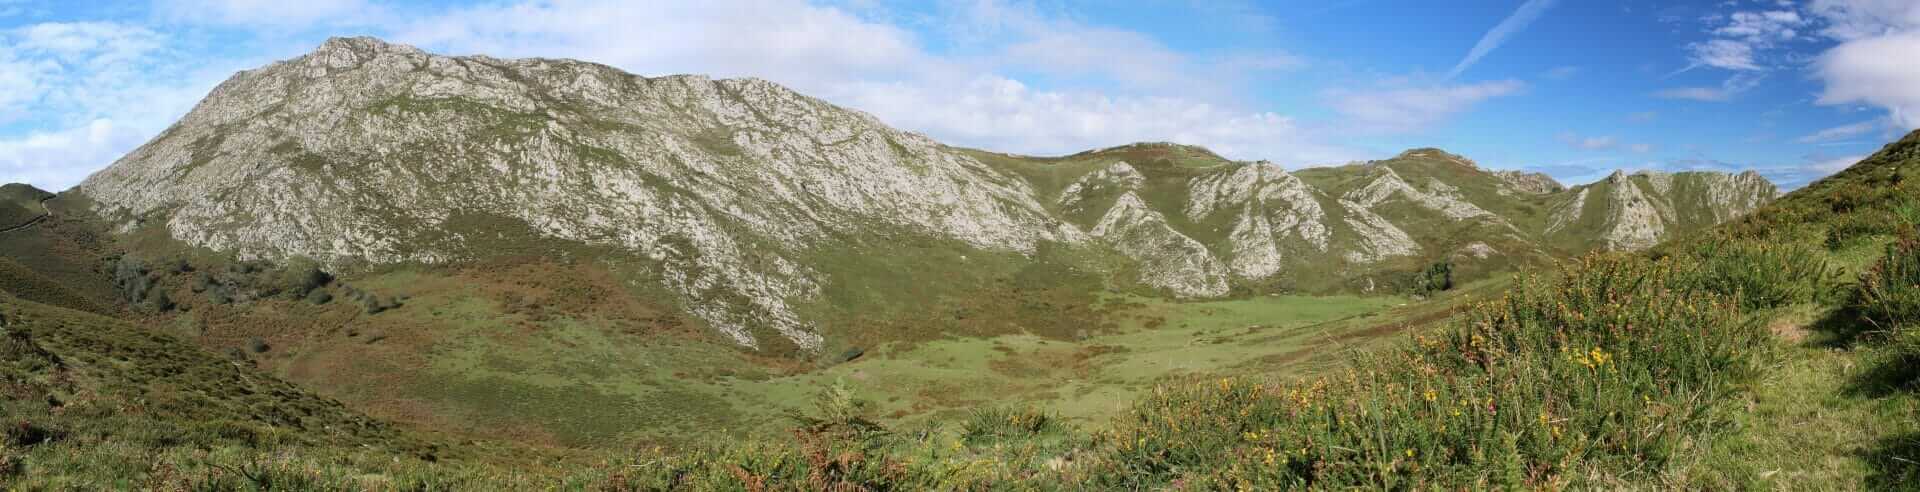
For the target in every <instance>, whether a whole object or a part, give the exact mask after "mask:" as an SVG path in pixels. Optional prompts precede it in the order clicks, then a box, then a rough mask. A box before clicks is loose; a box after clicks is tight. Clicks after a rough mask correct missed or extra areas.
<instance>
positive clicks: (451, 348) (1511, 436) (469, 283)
mask: <svg viewBox="0 0 1920 492" xmlns="http://www.w3.org/2000/svg"><path fill="white" fill-rule="evenodd" d="M1916 173H1920V132H1916V133H1915V134H1913V135H1909V136H1908V137H1907V138H1905V139H1902V140H1901V141H1899V142H1895V143H1893V144H1890V145H1889V146H1887V147H1886V148H1885V149H1883V150H1882V151H1881V152H1880V153H1877V154H1875V155H1874V156H1872V157H1869V158H1868V159H1866V160H1864V161H1862V162H1861V163H1859V164H1857V165H1855V166H1854V167H1852V168H1849V169H1848V170H1845V171H1842V172H1840V173H1838V174H1836V175H1834V176H1832V177H1829V178H1827V179H1823V180H1821V181H1818V182H1815V183H1813V184H1811V185H1809V186H1808V187H1806V188H1803V189H1801V190H1798V191H1795V192H1794V193H1791V194H1788V195H1786V196H1784V197H1780V198H1779V199H1778V200H1775V199H1774V195H1775V193H1776V192H1775V190H1774V188H1773V187H1772V185H1771V184H1768V183H1766V182H1765V180H1764V179H1761V178H1759V177H1758V176H1757V175H1753V174H1750V173H1749V174H1741V175H1727V174H1716V173H1674V174H1662V173H1652V172H1646V173H1636V174H1626V173H1616V174H1614V175H1613V176H1610V177H1608V178H1607V179H1605V180H1602V181H1600V182H1597V183H1591V184H1586V185H1576V186H1573V187H1571V188H1568V187H1564V186H1562V185H1561V184H1560V183H1557V182H1554V181H1553V180H1552V179H1551V178H1547V177H1544V176H1540V175H1530V174H1524V173H1516V172H1506V171H1490V170H1486V169H1482V168H1480V167H1479V166H1478V165H1477V164H1475V163H1474V162H1473V161H1472V160H1470V159H1468V158H1466V157H1463V156H1458V155H1454V154H1451V153H1448V152H1445V151H1443V150H1439V149H1430V148H1429V149H1413V150H1409V151H1407V152H1404V153H1402V154H1400V155H1398V156H1396V157H1394V158H1391V159H1384V160H1380V161H1372V162H1365V163H1356V164H1352V165H1347V166H1339V167H1328V168H1309V169H1300V170H1295V171H1288V170H1285V169H1283V168H1282V167H1280V166H1276V165H1273V164H1271V163H1264V162H1233V161H1230V160H1228V159H1225V158H1222V157H1221V156H1219V155H1217V154H1215V153H1213V152H1211V151H1208V150H1206V149H1203V148H1198V147H1191V146H1183V145H1176V144H1159V143H1147V144H1132V145H1125V146H1119V147H1113V148H1106V149H1098V150H1090V151H1087V152H1082V153H1078V154H1073V155H1068V156H1060V157H1033V156H1018V155H1008V154H1001V153H993V152H987V151H979V150H971V149H958V148H953V147H948V146H944V145H941V144H939V143H937V142H933V141H931V140H928V139H926V138H925V137H922V136H918V135H914V134H910V133H905V132H900V131H897V130H893V129H890V128H887V127H885V126H884V125H882V124H880V123H879V122H877V121H875V120H874V119H873V118H871V117H868V116H866V115H863V114H860V113H857V112H853V111H849V110H845V109H842V108H838V107H834V106H832V105H829V104H827V103H824V102H821V101H818V100H815V99H811V98H807V97H805V96H802V95H799V94H795V93H793V92H791V91H787V90H785V89H783V88H780V87H778V86H776V85H773V84H771V83H768V82H764V81H757V80H719V81H715V80H710V79H705V78H701V77H691V76H675V77H661V78H645V77H638V76H633V75H630V74H625V73H621V72H618V71H616V70H613V69H611V68H607V67H602V66H598V65H592V64H588V63H583V62H574V61H567V60H537V59H535V60H499V59H493V58H488V57H480V56H476V57H443V56H436V55H430V54H427V53H424V52H420V51H418V50H414V49H412V48H408V47H404V46H398V45H392V44H387V43H383V42H380V41H378V40H372V39H367V38H355V39H335V40H330V41H329V42H327V44H326V45H325V46H322V47H321V49H320V50H318V51H316V52H314V53H311V54H308V55H306V56H303V57H300V58H296V59H293V60H289V61H286V62H281V63H277V64H274V65H271V66H269V67H265V68H262V69H259V70H253V71H248V72H243V73H241V74H239V75H236V76H235V77H234V78H233V79H231V80H229V81H228V82H226V83H225V84H222V86H221V87H220V88H219V89H217V90H216V91H215V92H214V93H213V94H212V95H210V96H209V97H208V99H207V100H206V101H204V102H203V103H202V104H201V105H200V106H198V107H197V108H195V110H194V111H193V112H192V113H190V114H189V115H188V116H187V117H186V118H184V119H183V120H182V121H181V122H180V123H179V124H177V125H175V126H174V127H173V128H171V129H169V130H168V131H167V132H165V133H164V134H162V135H161V136H159V137H157V138H156V139H155V140H153V141H152V142H149V143H148V144H147V145H145V146H143V147H141V148H140V149H139V150H137V151H135V152H134V153H132V154H130V155H128V156H127V157H126V158H124V159H122V160H120V161H119V162H116V163H115V164H114V165H113V166H111V167H110V168H108V169H107V170H105V171H102V172H101V173H99V174H96V175H95V176H93V177H91V178H89V179H88V180H87V181H86V182H85V183H84V184H82V185H81V186H80V187H78V188H76V189H74V190H69V191H68V192H64V193H62V194H60V195H58V197H57V198H55V199H53V200H51V201H40V202H37V204H39V205H44V206H46V207H48V209H47V210H49V211H50V212H51V215H49V216H48V218H47V219H44V220H43V221H42V222H38V223H36V224H35V225H34V226H33V227H31V228H24V229H18V230H13V231H9V232H5V233H0V256H4V257H0V338H3V340H0V355H5V357H4V358H0V396H4V399H0V405H4V408H5V409H6V412H7V413H6V415H7V416H8V418H9V419H10V420H13V419H15V418H16V417H18V421H17V422H12V423H9V427H7V428H6V429H5V434H4V436H0V437H4V440H3V441H0V487H19V488H26V489H41V488H49V489H61V488H81V489H106V488H157V489H172V488H186V489H207V488H211V489H235V488H256V489H294V490H303V489H305V490H336V489H443V488H455V489H470V488H516V489H530V488H569V489H573V488H603V489H615V490H623V489H634V490H663V489H694V490H738V489H749V490H830V489H843V490H881V489H889V490H896V489H897V490H920V489H967V490H973V489H1019V490H1049V489H1060V488H1069V487H1090V488H1100V489H1124V490H1163V489H1261V490H1265V489H1298V488H1307V489H1352V488H1367V489H1382V488H1384V489H1429V488H1446V489H1520V488H1528V489H1564V488H1574V489H1592V488H1603V489H1757V488H1788V489H1804V488H1832V487H1833V486H1834V485H1835V484H1841V486H1842V488H1844V487H1845V484H1862V485H1864V486H1865V487H1867V488H1896V487H1898V486H1899V485H1900V484H1903V483H1910V481H1911V480H1912V479H1914V478H1915V477H1920V470H1917V469H1916V467H1913V466H1911V463H1913V462H1914V461H1915V460H1920V454H1917V453H1915V450H1916V449H1920V444H1915V443H1917V442H1920V439H1917V438H1916V437H1915V436H1920V398H1915V397H1914V395H1913V389H1914V388H1916V387H1920V383H1916V380H1920V379H1916V378H1915V377H1913V374H1914V371H1912V370H1911V368H1912V367H1916V366H1915V365H1914V362H1915V361H1920V355H1915V354H1920V349H1915V347H1920V342H1916V341H1917V340H1920V336H1916V335H1914V333H1917V332H1916V331H1915V330H1913V329H1912V327H1914V326H1916V325H1915V323H1920V288H1915V286H1916V285H1920V238H1916V237H1915V236H1914V234H1915V231H1914V224H1915V223H1916V222H1920V191H1916V188H1915V187H1916V186H1917V185H1916V184H1914V183H1916V180H1915V179H1914V175H1915V174H1916ZM9 189H10V190H13V191H14V192H23V190H26V189H24V188H17V187H15V188H9ZM22 196H29V197H40V198H44V195H27V194H22ZM1643 250H1644V251H1643ZM1516 271H1517V272H1518V273H1513V272H1516ZM1309 294H1310V295H1309ZM421 436H431V437H432V438H431V439H429V438H426V437H421Z"/></svg>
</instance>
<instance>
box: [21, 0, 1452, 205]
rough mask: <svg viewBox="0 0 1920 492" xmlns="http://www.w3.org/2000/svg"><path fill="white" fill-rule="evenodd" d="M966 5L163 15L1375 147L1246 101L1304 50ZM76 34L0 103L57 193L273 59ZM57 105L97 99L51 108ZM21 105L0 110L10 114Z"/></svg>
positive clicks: (871, 97)
mask: <svg viewBox="0 0 1920 492" xmlns="http://www.w3.org/2000/svg"><path fill="white" fill-rule="evenodd" d="M956 5H958V4H956ZM959 7H960V8H959V9H957V10H952V9H949V10H942V12H943V13H941V14H938V15H948V16H952V18H950V19H949V18H942V19H940V23H941V24H942V25H945V26H952V29H956V30H967V29H971V30H973V31H974V33H975V34H979V35H980V36H978V37H977V38H970V39H971V40H967V39H961V40H955V39H945V40H941V41H940V42H956V43H957V42H968V43H973V42H977V43H980V44H976V45H969V46H967V47H966V48H967V49H963V50H959V51H960V52H963V53H965V54H964V55H951V54H944V53H942V54H936V53H933V52H931V51H929V50H928V49H926V48H924V46H925V45H926V44H927V43H928V41H926V40H923V39H919V36H920V35H921V34H919V33H916V32H914V31H910V30H907V29H904V28H902V27H901V25H902V24H899V23H890V22H888V21H886V20H885V19H887V18H888V17H887V16H886V15H884V12H879V11H877V10H874V9H860V8H855V7H852V6H845V5H837V4H820V3H813V2H808V1H804V0H754V1H735V2H699V3H696V2H669V3H662V4H659V5H651V6H649V8H647V9H635V8H633V5H632V4H631V3H630V2H625V1H619V0H506V1H502V2H496V3H482V4H478V5H474V6H467V7H444V6H427V5H424V4H402V3H395V2H388V1H385V0H308V1H303V2H296V3H291V4H287V3H281V2H265V1H260V0H158V1H157V2H156V3H155V4H154V9H153V11H154V14H155V15H154V19H155V20H156V21H157V22H162V23H173V24H198V25H206V26H214V27H219V28H220V29H221V31H223V32H231V33H235V35H237V36H241V38H240V39H249V40H256V41H257V40H260V39H278V40H288V41H286V42H289V43H292V42H296V41H291V40H298V41H297V42H298V43H299V44H301V45H303V46H310V45H311V44H312V43H314V42H317V41H318V40H317V39H314V38H312V37H310V36H313V35H314V33H315V32H317V31H319V30H316V29H312V28H313V27H316V26H320V27H327V29H324V31H328V32H339V31H341V30H342V29H338V27H340V26H352V29H351V30H354V31H359V32H367V33H376V34H379V35H382V36H385V37H387V38H389V39H393V40H395V41H398V42H404V43H408V44H414V45H417V46H421V47H423V48H425V49H428V50H430V51H435V52H441V53H448V54H456V55H460V54H478V53H484V54H489V55H494V56H503V57H530V56H538V57H563V58H576V59H583V60H589V61H594V62H599V63H605V64H608V65H613V66H617V67H620V68H622V69H625V70H628V71H631V72H634V73H638V74H641V75H649V76H657V75H668V74H676V73H702V74H710V75H714V76H718V77H742V76H752V77H761V78H766V79H769V80H773V81H775V82H778V83H781V84H783V85H787V86H790V87H793V88H795V89H796V90H799V91H801V92H804V93H807V94H809V95H813V96H817V97H821V98H824V99H826V100H829V101H832V102H835V103H838V104H842V105H846V106H849V107H852V108H855V109H860V110H863V111H867V112H869V113H872V114H874V115H876V116H878V117H879V118H881V119H882V120H883V121H886V122H888V123H889V124H892V125H895V126H898V127H901V128H904V129H907V130H913V131H919V132H922V133H927V134H929V135H931V136H933V137H935V138H937V139H941V140H943V141H948V142H952V143H955V144H960V145H968V146H976V147H981V148H987V149H993V150H1002V151H1010V152H1020V153H1035V154H1046V153H1068V152H1074V151H1079V150H1085V149H1088V148H1095V147H1103V146H1109V145H1115V144H1121V143H1127V142H1131V141H1139V140H1172V141H1178V142H1182V143H1190V144H1198V145H1205V146H1208V147H1211V148H1214V149H1215V150H1216V151H1219V152H1221V153H1222V154H1224V155H1228V156H1230V157H1235V158H1241V159H1256V158H1265V159H1273V160H1276V161H1280V162H1282V163H1287V164H1294V163H1310V162H1311V163H1321V162H1332V161H1341V160H1349V159H1356V158H1361V157H1365V156H1366V155H1367V154H1366V153H1363V152H1361V151H1357V150H1354V149H1351V148H1347V147H1344V146H1341V145H1335V144H1329V143H1327V142H1331V141H1334V139H1333V138H1332V137H1331V136H1332V135H1340V134H1341V132H1338V131H1335V130H1331V129H1327V128H1323V127H1316V126H1314V125H1310V124H1304V123H1301V122H1300V121H1298V120H1296V119H1294V118H1293V117H1291V116H1288V115H1284V114H1279V113H1274V112H1270V111H1264V110H1258V109H1252V108H1249V107H1247V106H1245V105H1244V104H1243V103H1241V102H1240V101H1241V100H1240V99H1239V98H1238V97H1236V95H1235V89H1236V87H1235V84H1239V83H1242V82H1241V81H1243V80H1244V79H1246V78H1247V77H1248V76H1249V75H1250V74H1258V73H1262V72H1269V71H1274V70H1290V69H1294V68H1297V67H1299V66H1301V65H1303V64H1304V63H1306V61H1305V60H1304V59H1301V58H1299V57H1296V56H1293V55H1291V54H1288V53H1284V52H1262V53H1217V54H1210V55H1208V56H1205V57H1197V56H1193V55H1190V54H1187V53H1184V52H1181V51H1179V50H1174V49H1171V48H1168V47H1166V46H1164V45H1161V44H1160V43H1159V42H1158V41H1157V40H1154V39H1152V38H1151V37H1148V36H1144V35H1140V34H1138V33H1132V32H1128V31H1123V30H1116V29H1109V28H1105V27H1101V26H1087V25H1083V24H1079V23H1077V22H1074V21H1071V20H1069V19H1068V18H1067V17H1063V16H1048V15H1041V14H1040V13H1039V11H1038V10H1037V9H1035V8H1033V7H1030V6H1024V5H1010V4H1001V3H997V2H976V3H972V4H964V5H959ZM920 21H924V19H921V20H920ZM902 22H906V21H902ZM118 27H126V28H132V27H136V26H127V25H119V26H118ZM64 29H65V30H64V31H63V30H61V29H58V28H56V26H42V27H40V28H39V30H37V31H35V32H34V33H27V32H25V31H21V32H6V33H0V34H5V35H7V36H9V38H8V39H7V40H5V41H6V42H0V111H13V112H16V113H20V114H22V115H25V114H33V115H60V118H61V120H60V121H37V122H36V123H35V124H34V125H32V126H29V127H28V128H37V130H33V131H30V132H25V133H15V134H0V179H6V180H16V181H17V180H29V181H32V182H34V183H36V184H40V185H42V186H45V187H49V188H62V187H65V186H69V185H71V184H73V183H76V182H78V181H79V179H80V178H82V177H84V176H85V175H86V174H87V173H90V172H92V171H94V170H97V169H99V168H101V167H104V166H105V165H106V164H108V163H110V162H111V161H112V160H113V159H114V158H115V157H117V156H119V155H121V154H123V153H124V152H126V151H128V150H131V149H132V148H133V147H135V146H137V145H139V144H140V143H141V142H142V141H144V140H145V139H146V138H150V137H151V136H152V135H154V134H157V133H158V132H159V131H160V130H161V129H164V128H165V126H166V125H167V124H169V123H171V122H172V121H173V120H174V119H176V118H178V117H179V116H180V114H182V113H184V112H185V111H186V110H187V109H190V108H191V106H192V104H193V103H194V102H195V101H196V100H197V99H198V98H199V97H201V96H202V95H204V94H205V92H206V91H207V90H208V89H210V88H211V87H212V86H213V85H214V84H216V83H217V82H218V81H219V80H220V79H221V78H223V77H225V76H226V74H230V73H232V71H233V70H236V69H240V68H246V67H249V66H257V65H259V64H262V63H264V62H265V60H262V59H257V58H256V59H247V60H217V61H212V62H209V61H207V60H203V59H196V58H190V57H184V56H159V55H160V54H163V53H166V54H180V53H185V52H187V51H191V50H187V49H183V48H182V46H181V43H183V42H184V41H182V40H179V39H168V38H166V37H165V36H154V37H151V39H147V38H140V37H138V36H136V35H134V34H138V31H134V30H129V31H128V32H127V33H121V34H127V36H126V37H123V38H120V39H118V40H115V39H114V38H112V37H111V36H110V34H113V33H110V32H107V30H103V29H91V28H87V27H85V26H70V27H67V28H64ZM151 32H152V31H147V33H151ZM1063 33H1064V34H1071V35H1072V36H1063ZM936 34H938V33H936ZM952 35H954V36H956V37H957V38H956V39H958V38H965V37H966V36H965V35H964V33H953V34H952ZM26 40H31V41H32V42H31V43H29V42H25V41H26ZM115 49H117V50H121V51H118V52H116V51H113V50H115ZM176 52H178V53H176ZM278 53H279V54H284V53H286V52H285V51H281V52H278ZM87 60H98V63H94V62H88V61H87ZM1162 65H1164V66H1162ZM72 67H82V68H81V69H73V68H72ZM1035 73H1038V74H1044V75H1049V76H1052V75H1066V76H1068V77H1048V79H1049V80H1048V82H1049V83H1050V84H1051V85H1050V86H1048V87H1045V88H1036V87H1033V86H1031V85H1030V84H1031V82H1030V81H1023V80H1021V79H1020V77H1021V76H1024V75H1027V74H1035ZM1078 78H1084V79H1086V80H1084V81H1083V80H1079V79H1078ZM1060 79H1066V80H1065V81H1062V80H1060ZM83 80H98V81H101V83H98V84H92V85H89V84H85V83H80V82H81V81H83ZM83 92H84V93H83ZM69 94H70V95H69ZM1468 96H1469V97H1466V99H1468V100H1469V101H1468V102H1465V103H1454V104H1448V105H1442V106H1439V107H1437V108H1434V110H1431V111H1427V112H1425V113H1421V114H1419V115H1417V119H1418V120H1420V121H1421V122H1423V123H1431V122H1432V121H1433V120H1435V119H1436V118H1438V117H1440V116H1444V115H1446V114H1451V113H1453V112H1457V111H1459V110H1462V109H1464V107H1465V106H1466V105H1470V104H1471V100H1472V99H1474V97H1471V95H1468ZM55 100H59V101H80V100H87V101H94V102H93V103H91V104H88V105H86V106H84V107H81V106H78V105H75V104H68V105H66V106H50V105H49V104H50V103H48V101H55ZM18 108H26V109H18ZM7 117H8V116H7V115H6V114H5V113H0V123H4V122H5V118H7ZM16 117H24V116H16Z"/></svg>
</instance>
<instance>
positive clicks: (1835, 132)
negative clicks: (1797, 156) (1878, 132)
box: [1793, 120, 1880, 143]
mask: <svg viewBox="0 0 1920 492" xmlns="http://www.w3.org/2000/svg"><path fill="white" fill-rule="evenodd" d="M1879 126H1880V122H1879V121H1878V120H1870V121H1862V122H1859V123H1854V124H1849V125H1840V126H1836V127H1833V128H1828V129H1825V130H1820V131H1817V132H1813V133H1811V134H1808V135H1805V136H1802V137H1800V138H1796V139H1794V140H1793V141H1795V142H1799V143H1821V142H1832V141H1836V140H1846V139H1849V138H1853V137H1858V136H1861V135H1865V134H1867V133H1870V132H1872V131H1873V130H1874V129H1875V128H1879Z"/></svg>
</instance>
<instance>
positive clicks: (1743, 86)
mask: <svg viewBox="0 0 1920 492" xmlns="http://www.w3.org/2000/svg"><path fill="white" fill-rule="evenodd" d="M1763 78H1764V77H1762V76H1761V75H1758V74H1734V75H1733V76H1731V77H1727V79H1726V80H1725V81H1722V82H1721V83H1720V86H1719V87H1674V88H1668V89H1661V90H1658V91H1655V92H1654V93H1653V95H1654V97H1659V98H1662V99H1687V100H1694V101H1702V102H1727V101H1731V100H1733V98H1734V96H1738V95H1740V94H1741V93H1743V92H1746V91H1749V90H1752V89H1753V88H1754V87H1758V86H1759V85H1760V81H1761V80H1762V79H1763Z"/></svg>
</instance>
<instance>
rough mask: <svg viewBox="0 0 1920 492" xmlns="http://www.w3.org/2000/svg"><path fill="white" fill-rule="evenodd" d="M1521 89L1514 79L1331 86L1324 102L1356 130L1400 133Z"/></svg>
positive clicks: (1425, 125)
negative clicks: (1399, 85) (1359, 87)
mask: <svg viewBox="0 0 1920 492" xmlns="http://www.w3.org/2000/svg"><path fill="white" fill-rule="evenodd" d="M1525 89H1526V84H1525V83H1522V82H1520V81H1518V80H1499V81H1490V82H1480V83H1473V84H1456V85H1437V86H1423V87H1403V88H1388V89H1379V90H1350V89H1333V90H1330V91H1327V92H1326V93H1325V96H1326V99H1327V103H1328V104H1329V105H1330V106H1332V107H1333V109H1334V110H1335V111H1338V112H1339V113H1340V114H1342V115H1344V116H1346V117H1347V119H1348V120H1349V121H1350V122H1351V123H1352V124H1353V125H1354V126H1355V128H1356V129H1360V130H1366V131H1374V132H1382V133H1401V132H1410V131H1415V130H1420V129H1423V128H1426V127H1428V126H1430V125H1432V124H1434V123H1436V122H1439V121H1440V120H1442V119H1444V118H1446V117H1449V116H1452V115H1454V114H1456V113H1459V112H1462V111H1465V110H1467V109H1468V108H1471V107H1472V106H1473V105H1475V104H1479V103H1480V102H1483V101H1486V100H1488V99H1493V98H1496V97H1501V96H1507V95H1512V94H1516V93H1519V92H1520V91H1522V90H1525Z"/></svg>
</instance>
